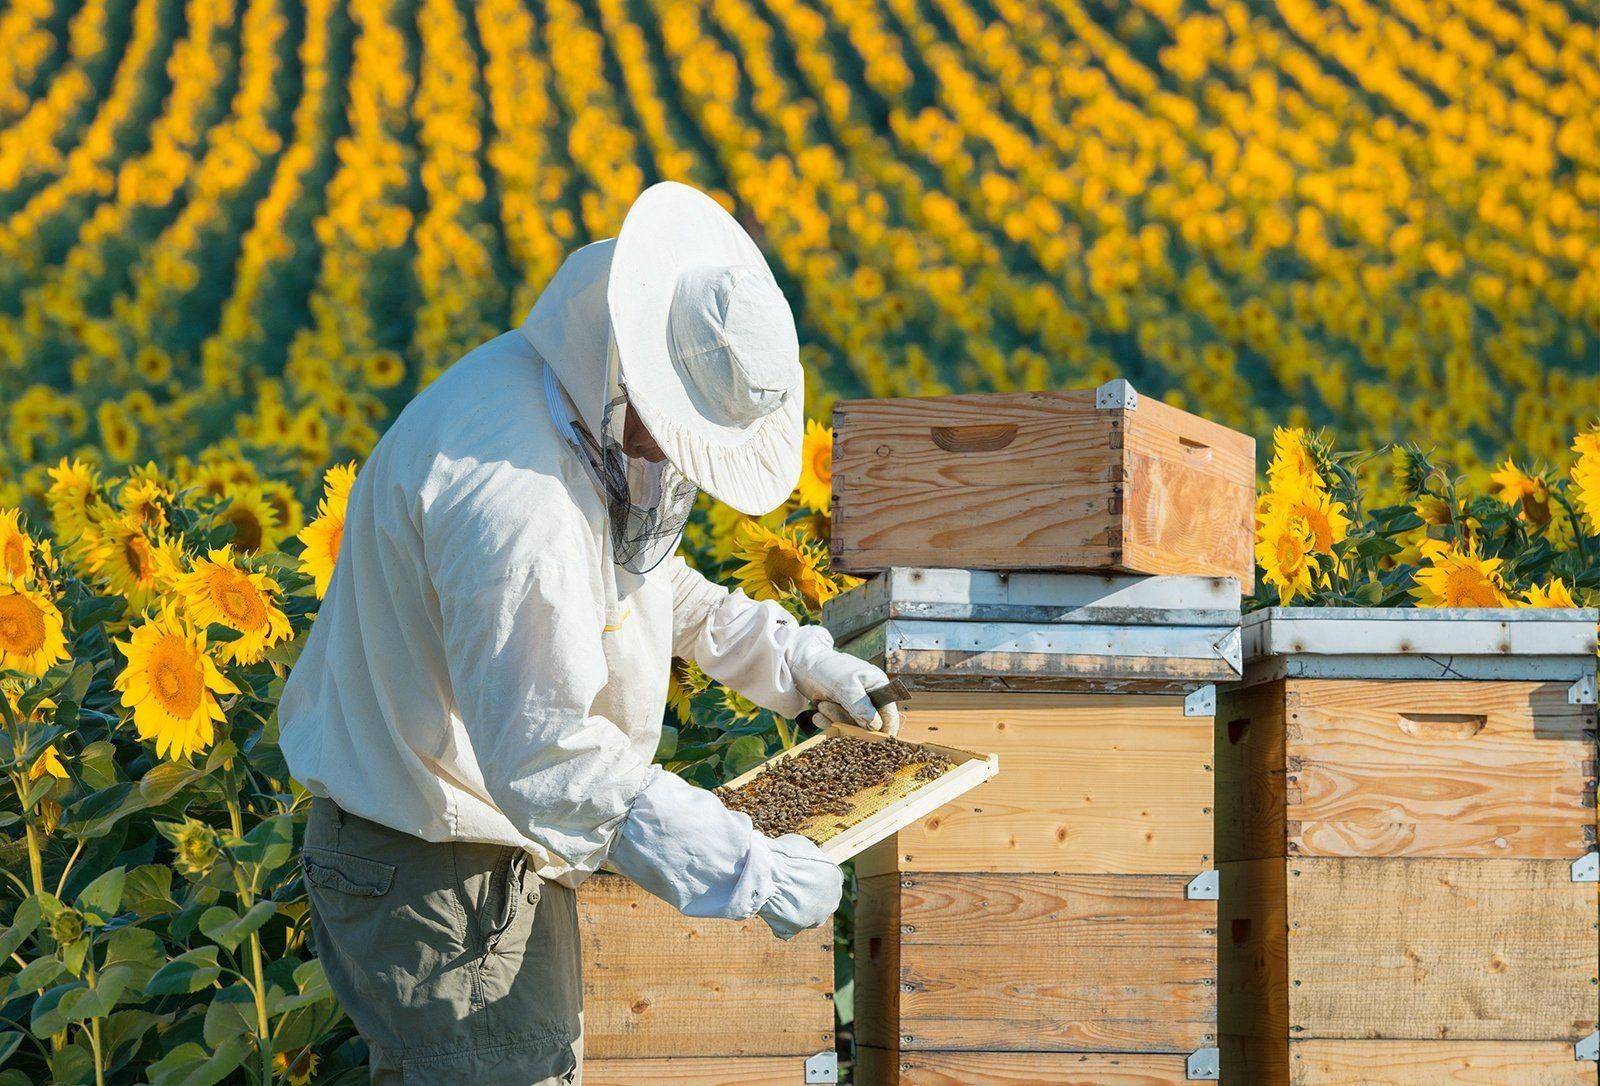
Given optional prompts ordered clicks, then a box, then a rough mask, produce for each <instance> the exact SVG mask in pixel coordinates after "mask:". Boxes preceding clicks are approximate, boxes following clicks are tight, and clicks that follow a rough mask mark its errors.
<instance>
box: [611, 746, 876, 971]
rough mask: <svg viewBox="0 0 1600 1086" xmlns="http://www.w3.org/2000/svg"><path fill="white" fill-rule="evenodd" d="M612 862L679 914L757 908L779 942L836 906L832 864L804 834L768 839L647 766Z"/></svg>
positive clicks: (836, 875) (706, 796)
mask: <svg viewBox="0 0 1600 1086" xmlns="http://www.w3.org/2000/svg"><path fill="white" fill-rule="evenodd" d="M610 860H611V866H612V867H614V868H616V869H617V871H618V872H620V873H621V874H623V875H626V876H627V877H628V878H630V879H632V880H633V881H634V882H636V883H638V884H639V886H641V887H643V888H644V889H645V890H647V891H649V892H650V893H652V894H654V895H655V896H656V897H658V898H660V899H661V900H663V901H665V902H667V903H668V904H669V905H671V906H672V907H673V908H675V909H677V910H678V911H679V912H681V913H683V914H684V915H686V916H703V917H725V918H727V919H731V920H744V919H746V918H747V917H750V916H754V915H755V914H756V913H758V912H759V913H760V914H761V917H762V919H764V920H766V922H767V924H768V926H770V927H771V928H772V930H773V931H775V932H777V934H778V935H779V936H780V937H781V938H784V939H787V938H789V937H790V936H792V935H794V934H795V932H797V931H800V930H802V929H803V928H806V927H811V926H814V925H816V924H819V923H821V922H822V921H824V920H826V919H827V918H828V917H829V916H831V915H832V914H833V910H834V909H835V908H836V907H837V906H838V904H839V893H840V890H841V888H842V887H843V880H844V876H843V874H842V873H841V872H840V871H839V865H838V864H836V863H834V862H833V861H832V860H830V859H828V858H827V857H826V856H823V855H822V853H821V852H820V851H818V849H817V847H816V846H815V845H813V844H812V843H811V842H810V841H808V840H806V839H805V838H803V837H796V836H794V835H789V836H786V837H780V838H778V840H776V841H773V840H771V839H769V838H767V837H764V836H762V835H761V834H760V833H758V832H757V831H756V829H755V827H754V826H753V825H752V824H751V822H750V817H749V816H748V815H744V814H740V813H738V812H737V811H730V810H728V808H727V807H725V806H723V804H722V801H721V800H720V799H718V798H717V797H716V795H715V794H714V793H712V792H708V791H706V790H705V789H704V788H696V787H695V786H694V785H692V784H689V783H688V782H687V781H684V780H682V779H681V778H679V777H677V776H675V775H673V774H671V773H668V772H667V771H666V770H664V769H662V768H661V767H660V766H651V767H650V771H649V773H648V774H647V775H646V777H645V784H644V787H643V788H642V789H641V790H640V792H639V795H638V796H637V798H635V799H634V801H633V806H632V807H631V808H630V809H629V811H628V817H627V818H626V819H625V820H624V821H623V823H622V828H621V829H620V830H619V831H618V833H617V836H616V839H615V840H614V842H613V843H612V848H611V856H610Z"/></svg>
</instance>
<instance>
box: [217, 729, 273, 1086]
mask: <svg viewBox="0 0 1600 1086" xmlns="http://www.w3.org/2000/svg"><path fill="white" fill-rule="evenodd" d="M224 772H225V774H226V783H225V785H224V789H223V794H224V796H225V801H226V803H227V805H228V825H229V827H230V828H231V829H232V830H233V836H234V837H236V838H238V837H243V836H244V816H243V814H242V812H241V811H240V810H239V785H238V781H237V779H236V778H235V777H234V772H233V762H232V761H231V760H230V761H229V762H228V767H227V769H226V770H225V771H224ZM233 884H234V886H235V887H236V888H237V890H238V893H239V904H240V906H241V908H240V915H243V914H244V913H247V912H249V911H250V909H251V908H252V907H253V906H254V905H255V891H254V888H253V887H252V886H250V885H249V884H247V883H246V882H245V881H244V876H243V875H241V874H240V873H239V868H238V867H237V866H235V867H234V869H233ZM249 942H250V972H251V975H252V976H253V977H254V981H255V982H254V983H253V984H252V985H251V988H252V989H253V991H252V993H251V994H252V995H254V996H255V1002H256V1037H257V1042H258V1043H257V1045H256V1048H257V1050H258V1051H259V1053H260V1056H261V1082H262V1084H263V1086H270V1084H271V1083H272V1080H273V1074H272V1028H271V1026H270V1025H269V1024H268V1022H267V980H266V970H265V969H264V968H263V967H262V963H261V932H260V931H259V930H257V931H253V932H251V933H250V938H249Z"/></svg>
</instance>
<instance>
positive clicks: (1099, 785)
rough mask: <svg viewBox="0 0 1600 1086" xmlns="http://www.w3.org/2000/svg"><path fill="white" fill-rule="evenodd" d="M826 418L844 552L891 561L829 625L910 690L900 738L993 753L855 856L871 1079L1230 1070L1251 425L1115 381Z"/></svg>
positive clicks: (856, 559) (1104, 1076)
mask: <svg viewBox="0 0 1600 1086" xmlns="http://www.w3.org/2000/svg"><path fill="white" fill-rule="evenodd" d="M834 435H835V436H834V464H833V467H834V475H833V478H834V508H833V560H834V565H835V567H836V568H838V569H842V570H847V571H850V572H853V573H862V574H870V573H880V574H881V576H878V577H876V578H874V579H873V580H871V581H869V582H868V583H867V584H866V585H864V586H862V587H860V588H858V589H856V590H855V591H853V592H851V593H847V594H846V595H845V596H844V597H841V598H840V599H839V600H836V601H833V602H832V603H830V605H829V606H828V608H827V609H826V612H825V615H824V620H825V621H826V622H827V623H828V624H829V626H830V628H832V629H833V631H834V634H835V638H836V640H838V641H839V642H840V643H841V644H843V645H844V647H845V648H846V649H847V650H848V651H851V652H855V653H856V654H858V655H861V656H864V657H867V658H870V659H874V660H877V661H879V662H880V663H881V664H882V665H883V667H884V668H885V670H886V671H888V673H889V674H890V676H891V677H893V678H896V679H899V680H901V681H902V682H904V683H905V684H906V685H907V686H908V687H910V688H911V690H912V695H911V697H910V699H909V701H908V702H907V703H906V704H905V705H904V706H903V712H904V715H905V725H904V728H905V733H906V734H907V735H908V736H909V737H910V738H913V739H918V740H922V739H928V740H933V741H936V742H940V743H945V744H948V745H951V746H957V747H965V748H967V749H969V750H978V751H986V752H995V753H997V754H998V755H999V756H1000V774H999V776H998V777H996V778H995V779H994V780H992V781H990V782H988V783H987V784H984V785H983V786H981V787H980V788H978V789H976V790H974V791H972V792H970V793H968V794H967V795H966V796H964V797H963V798H962V799H961V800H960V801H958V802H955V803H952V804H950V805H948V806H946V807H944V808H943V809H941V810H940V811H938V812H936V813H935V814H933V815H932V816H930V817H928V818H927V819H925V820H924V821H923V822H921V823H920V824H918V825H916V826H914V827H912V828H910V829H908V830H905V831H902V832H901V833H900V834H899V835H898V836H897V837H895V838H891V839H890V840H888V841H886V842H884V843H883V844H882V845H880V846H878V847H877V848H876V849H874V850H872V851H870V852H868V853H866V854H864V855H863V856H862V857H861V858H860V859H859V860H858V861H857V865H856V874H857V880H858V891H859V898H858V902H857V913H856V917H857V929H856V977H857V981H856V1038H857V1042H858V1047H857V1056H858V1073H857V1081H858V1082H859V1083H861V1084H862V1086H913V1084H916V1086H933V1084H938V1086H957V1084H963V1083H966V1084H973V1086H978V1084H982V1086H1024V1084H1027V1086H1066V1084H1072V1086H1081V1084H1086V1083H1096V1084H1106V1086H1111V1084H1117V1086H1134V1084H1141V1086H1164V1084H1171V1083H1181V1082H1185V1081H1188V1080H1191V1079H1199V1078H1205V1079H1215V1078H1216V1077H1217V1070H1216V1062H1217V1050H1216V1048H1215V1047H1214V1046H1215V1045H1216V1043H1217V1033H1216V973H1215V970H1216V902H1215V873H1214V871H1212V870H1211V867H1212V858H1213V856H1212V854H1213V844H1212V806H1213V799H1212V788H1213V783H1214V773H1213V765H1212V750H1211V746H1212V736H1211V730H1212V729H1211V713H1212V707H1213V704H1214V696H1215V695H1214V689H1213V687H1212V684H1214V683H1216V682H1219V681H1227V680H1230V679H1235V678H1237V677H1238V675H1239V666H1240V664H1239V644H1238V617H1239V616H1238V611H1239V596H1240V584H1241V582H1242V583H1244V584H1245V585H1248V584H1249V583H1250V580H1251V577H1252V575H1253V573H1254V562H1253V558H1252V526H1253V521H1252V516H1251V510H1252V507H1253V504H1254V486H1255V443H1254V442H1253V441H1251V440H1250V439H1249V438H1248V437H1245V436H1244V435H1241V434H1237V433H1235V432H1233V431H1231V430H1228V429H1226V428H1224V427H1221V426H1217V425H1215V424H1213V423H1210V422H1207V421H1205V420H1203V419H1199V418H1196V417H1195V416H1193V415H1189V414H1186V413H1185V412H1182V411H1179V410H1177V409H1175V408H1172V407H1169V406H1167V405H1165V404H1162V403H1159V402H1155V401H1148V400H1144V399H1142V398H1141V397H1140V396H1139V395H1138V394H1137V393H1136V392H1135V391H1134V390H1133V388H1132V387H1131V386H1129V385H1128V383H1127V382H1126V381H1121V380H1118V381H1112V382H1109V383H1107V384H1106V385H1104V386H1102V387H1101V388H1099V389H1097V390H1094V391H1082V392H1061V393H1022V394H1015V395H1009V394H1008V395H994V396H952V397H945V398H938V399H905V400H869V401H855V402H849V403H844V404H841V405H839V407H838V409H837V410H836V412H835V416H834ZM899 567H913V568H899ZM916 567H943V568H937V569H934V568H916ZM948 567H961V568H948ZM1068 570H1070V571H1084V572H1075V573H1067V572H1044V571H1068ZM1006 571H1021V572H1014V573H1008V572H1006ZM1132 574H1141V575H1146V576H1132Z"/></svg>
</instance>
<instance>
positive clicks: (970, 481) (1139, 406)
mask: <svg viewBox="0 0 1600 1086" xmlns="http://www.w3.org/2000/svg"><path fill="white" fill-rule="evenodd" d="M833 425H834V450H833V485H834V492H833V529H832V549H833V565H834V568H836V569H840V570H845V571H848V572H851V573H873V572H878V571H881V570H885V569H889V568H891V567H893V566H917V565H922V564H926V563H927V562H928V561H929V559H930V558H935V557H936V558H937V560H938V561H939V562H940V563H941V564H943V565H947V566H957V567H962V568H968V569H989V570H1010V569H1032V570H1090V571H1125V572H1132V573H1155V574H1190V575H1201V576H1221V577H1234V578H1236V579H1238V580H1239V581H1240V582H1241V584H1242V585H1243V586H1244V587H1245V589H1246V590H1247V591H1248V590H1249V588H1250V585H1251V582H1252V578H1253V577H1254V576H1255V561H1254V558H1253V550H1252V547H1253V543H1254V519H1253V510H1254V504H1255V441H1254V440H1253V439H1252V438H1250V437H1248V436H1246V435H1244V434H1241V433H1237V432H1236V431H1233V430H1230V429H1228V428H1227V427H1225V426H1220V425H1218V424H1217V423H1214V422H1209V421H1207V420H1205V419H1202V418H1199V417H1197V416H1195V415H1191V414H1189V413H1187V412H1185V411H1180V410H1179V409H1177V408H1175V407H1171V406H1169V405H1167V404H1164V403H1161V402H1160V401H1159V400H1153V399H1147V398H1143V397H1141V396H1139V395H1138V393H1137V392H1135V391H1134V390H1133V387H1132V386H1131V385H1129V384H1128V383H1127V382H1126V381H1122V380H1117V381H1112V382H1109V383H1108V384H1106V385H1103V386H1101V387H1100V388H1099V389H1097V390H1090V389H1084V390H1080V391H1073V392H1023V393H1003V394H986V395H971V396H941V397H928V398H920V399H916V398H907V399H892V400H851V401H846V402H843V403H840V404H839V405H838V406H837V407H836V408H835V409H834V418H833Z"/></svg>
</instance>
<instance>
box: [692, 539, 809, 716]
mask: <svg viewBox="0 0 1600 1086" xmlns="http://www.w3.org/2000/svg"><path fill="white" fill-rule="evenodd" d="M672 561H673V563H674V565H673V570H672V586H673V609H672V651H673V654H674V655H676V656H681V657H683V658H684V659H686V660H693V661H694V662H695V663H697V664H699V665H700V668H701V670H702V671H704V672H705V673H706V674H707V675H709V676H711V677H712V678H713V679H716V680H717V681H718V682H720V683H722V684H724V685H725V686H731V687H732V688H733V689H735V690H737V691H738V692H739V693H741V694H743V695H744V696H745V697H747V698H749V699H750V700H751V701H753V702H755V703H756V704H757V705H760V706H761V707H763V708H765V709H771V710H772V711H773V712H775V713H779V714H782V715H783V716H786V717H793V716H795V715H796V714H797V713H799V712H800V711H801V710H802V709H804V708H805V707H806V703H807V699H806V697H805V695H804V694H802V693H800V691H799V690H797V689H795V681H794V674H793V672H792V671H791V669H790V666H789V655H788V654H789V653H790V652H792V651H793V649H794V648H795V647H796V646H798V645H800V644H802V643H808V642H809V643H817V644H824V645H826V647H828V648H832V647H833V638H832V637H831V636H830V635H829V634H828V631H827V630H825V629H823V628H822V627H821V626H801V625H800V624H799V623H797V622H796V621H795V620H794V617H793V616H792V615H790V614H789V612H787V611H785V610H784V609H783V608H782V607H780V606H779V605H778V604H776V603H774V602H773V601H771V600H763V601H761V602H760V603H757V602H756V601H755V600H752V599H751V598H750V597H749V596H746V595H745V594H744V593H743V592H740V591H732V592H730V591H729V590H728V589H726V588H722V587H720V586H719V585H714V584H712V583H711V582H710V581H708V580H706V579H705V578H704V577H702V576H701V575H700V574H699V573H697V572H695V571H694V570H692V569H690V568H689V565H688V563H686V562H684V560H683V559H682V558H679V557H674V558H673V559H672Z"/></svg>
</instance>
